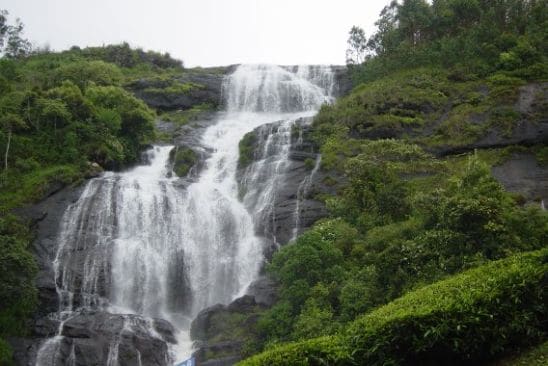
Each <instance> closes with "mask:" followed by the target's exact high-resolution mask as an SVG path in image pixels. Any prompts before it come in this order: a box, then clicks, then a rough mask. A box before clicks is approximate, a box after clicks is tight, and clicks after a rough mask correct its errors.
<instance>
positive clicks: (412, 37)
mask: <svg viewBox="0 0 548 366" xmlns="http://www.w3.org/2000/svg"><path fill="white" fill-rule="evenodd" d="M397 20H398V22H399V29H400V30H401V31H402V32H403V34H404V35H405V37H406V38H407V39H408V40H409V42H410V44H411V45H413V46H416V45H418V44H419V43H421V41H423V40H424V39H425V38H426V37H425V36H426V32H427V29H428V27H429V25H430V21H431V8H430V5H429V4H428V3H427V2H426V1H425V0H404V1H403V3H402V4H401V5H400V6H399V7H398V15H397Z"/></svg>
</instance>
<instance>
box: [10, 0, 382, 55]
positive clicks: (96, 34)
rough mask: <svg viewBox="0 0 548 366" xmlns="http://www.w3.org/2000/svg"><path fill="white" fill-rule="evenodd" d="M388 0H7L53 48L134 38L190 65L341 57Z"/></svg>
mask: <svg viewBox="0 0 548 366" xmlns="http://www.w3.org/2000/svg"><path fill="white" fill-rule="evenodd" d="M387 3H389V0H153V1H150V0H2V2H1V4H0V8H2V9H7V10H8V11H9V12H10V20H14V19H15V18H16V17H19V18H21V20H22V21H23V23H25V26H26V27H25V29H26V32H25V35H26V37H27V38H29V39H30V40H31V41H33V42H35V43H36V44H38V45H44V44H46V43H48V44H49V45H50V46H51V48H52V49H54V50H62V49H67V48H69V47H71V46H72V45H78V46H80V47H85V46H97V45H102V44H110V43H120V42H123V41H127V42H129V43H130V44H131V45H133V46H139V47H142V48H144V49H147V50H148V49H152V50H156V51H161V52H169V53H170V54H171V55H173V56H175V57H176V58H179V59H182V60H184V62H185V65H186V66H214V65H228V64H235V63H260V62H266V63H275V64H343V63H344V60H345V59H344V56H345V50H346V40H347V38H348V31H349V30H350V27H351V26H352V25H359V26H361V27H363V28H364V29H365V30H366V33H367V35H370V34H371V32H372V31H373V30H374V25H373V23H374V22H375V20H376V19H377V18H378V16H379V13H380V11H381V9H382V8H383V6H384V5H386V4H387Z"/></svg>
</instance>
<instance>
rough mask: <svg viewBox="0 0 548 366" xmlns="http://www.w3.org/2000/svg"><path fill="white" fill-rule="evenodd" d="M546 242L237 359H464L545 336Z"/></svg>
mask: <svg viewBox="0 0 548 366" xmlns="http://www.w3.org/2000/svg"><path fill="white" fill-rule="evenodd" d="M547 289H548V248H545V249H542V250H540V251H536V252H531V253H526V254H520V255H516V256H513V257H511V258H507V259H503V260H499V261H496V262H491V263H489V264H486V265H484V266H481V267H478V268H475V269H472V270H468V271H466V272H464V273H461V274H459V275H456V276H453V277H451V278H449V279H446V280H443V281H440V282H437V283H435V284H433V285H430V286H426V287H423V288H421V289H418V290H415V291H413V292H410V293H408V294H407V295H404V296H402V297H401V298H399V299H397V300H395V301H393V302H391V303H389V304H387V305H385V306H382V307H381V308H379V309H377V310H375V311H373V312H371V313H369V314H366V315H364V316H362V317H361V318H359V319H358V320H356V321H354V322H353V323H352V324H351V325H350V326H349V328H348V329H347V330H346V332H345V333H344V334H343V335H341V336H339V337H324V338H317V339H312V340H307V341H304V342H298V343H292V344H287V345H283V346H279V347H276V348H273V349H271V350H268V351H266V352H264V353H262V354H260V355H257V356H254V357H252V358H250V359H248V360H245V361H243V362H242V363H241V364H242V365H323V364H334V365H350V364H366V365H401V364H464V363H478V362H482V361H486V360H489V359H492V358H494V357H495V356H497V355H500V354H502V353H503V352H507V351H510V350H512V349H513V348H517V347H520V346H526V345H532V344H535V343H538V342H539V341H541V340H543V339H546V337H547V335H548V332H547V317H546V316H547V305H546V304H547V302H548V296H547Z"/></svg>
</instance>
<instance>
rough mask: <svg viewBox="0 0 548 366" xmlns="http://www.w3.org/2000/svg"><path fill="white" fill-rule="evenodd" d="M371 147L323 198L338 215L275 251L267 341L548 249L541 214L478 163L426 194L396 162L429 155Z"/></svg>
mask: <svg viewBox="0 0 548 366" xmlns="http://www.w3.org/2000/svg"><path fill="white" fill-rule="evenodd" d="M368 145H369V147H368V149H367V150H368V152H364V153H362V154H360V155H358V156H356V157H354V158H351V159H349V160H348V162H347V171H346V172H347V176H348V180H349V183H348V185H347V187H346V188H345V190H344V191H343V192H342V194H341V195H340V196H337V197H331V198H329V199H328V201H327V204H328V207H329V208H330V209H331V212H332V214H333V216H334V217H336V218H334V219H329V220H326V221H322V222H320V223H318V224H316V226H315V227H314V228H313V229H311V230H309V231H308V232H306V233H304V234H303V235H302V236H300V237H299V238H298V239H297V240H296V242H295V244H293V245H289V246H286V247H283V248H282V249H280V251H279V252H277V253H276V254H275V255H274V258H273V259H272V263H271V264H270V265H269V266H268V271H269V273H270V274H271V275H272V276H273V277H274V278H275V279H276V280H277V281H278V282H279V283H280V301H279V302H278V303H277V304H276V305H275V306H274V307H273V308H272V309H271V310H269V311H268V312H266V313H265V315H264V316H263V318H262V319H261V320H260V322H259V327H260V328H261V329H262V331H263V334H264V335H265V338H266V341H268V342H279V341H287V340H297V339H306V338H310V337H311V336H312V335H314V336H321V335H327V334H335V333H337V331H339V330H340V329H342V328H343V327H344V325H345V324H346V323H347V322H348V321H352V320H353V319H355V318H356V317H357V316H359V315H360V314H363V313H366V312H367V311H369V310H371V309H373V308H374V307H376V306H378V305H380V304H383V303H386V302H388V301H391V300H393V299H395V298H397V297H399V296H401V295H403V294H404V293H406V292H407V291H409V290H412V289H414V288H417V287H420V286H422V285H424V284H428V283H432V282H434V281H436V280H439V279H442V278H445V277H446V276H448V275H451V274H453V273H457V272H459V271H462V270H464V269H467V268H470V267H474V266H477V265H479V264H482V263H485V262H487V261H489V260H494V259H499V258H502V257H505V256H507V255H509V254H511V253H516V252H521V251H529V250H534V249H537V248H542V247H543V246H545V245H546V242H547V241H548V216H547V215H546V213H545V212H542V211H541V210H540V209H539V208H536V207H520V206H517V205H516V204H515V202H514V200H513V199H512V197H511V196H510V195H509V194H508V193H506V192H504V190H503V189H502V187H501V186H500V184H499V183H498V182H497V181H496V180H495V179H494V178H493V177H492V176H491V174H490V171H489V169H488V167H487V165H486V164H484V163H482V162H481V161H480V160H479V159H478V158H477V157H471V158H469V160H468V162H467V163H466V165H465V167H464V169H463V171H462V172H461V173H456V174H446V176H445V178H440V179H443V181H444V183H443V185H442V187H443V188H439V189H435V190H431V189H430V187H425V186H419V187H416V186H413V184H412V183H411V182H409V181H406V180H402V179H400V178H399V176H398V173H399V172H401V171H402V169H404V167H405V165H401V166H399V167H398V164H401V163H402V162H405V161H409V159H428V156H427V154H425V153H423V152H421V151H420V149H418V148H417V147H415V148H413V147H410V148H408V146H406V145H405V144H404V143H401V142H397V141H384V140H380V141H373V142H370V143H369V144H368ZM425 188H426V189H425Z"/></svg>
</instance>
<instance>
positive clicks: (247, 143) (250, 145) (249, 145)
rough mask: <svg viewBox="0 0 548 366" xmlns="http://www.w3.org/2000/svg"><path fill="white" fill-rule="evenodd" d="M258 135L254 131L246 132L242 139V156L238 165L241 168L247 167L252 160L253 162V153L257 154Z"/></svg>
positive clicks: (240, 146) (240, 144) (240, 145)
mask: <svg viewBox="0 0 548 366" xmlns="http://www.w3.org/2000/svg"><path fill="white" fill-rule="evenodd" d="M256 140H257V137H256V136H255V134H254V133H253V132H248V133H247V134H245V136H244V137H243V138H242V139H241V140H240V143H239V145H238V146H239V148H240V158H239V160H238V166H239V167H240V168H245V167H247V166H248V165H249V164H251V162H253V154H255V144H256V142H257V141H256Z"/></svg>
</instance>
